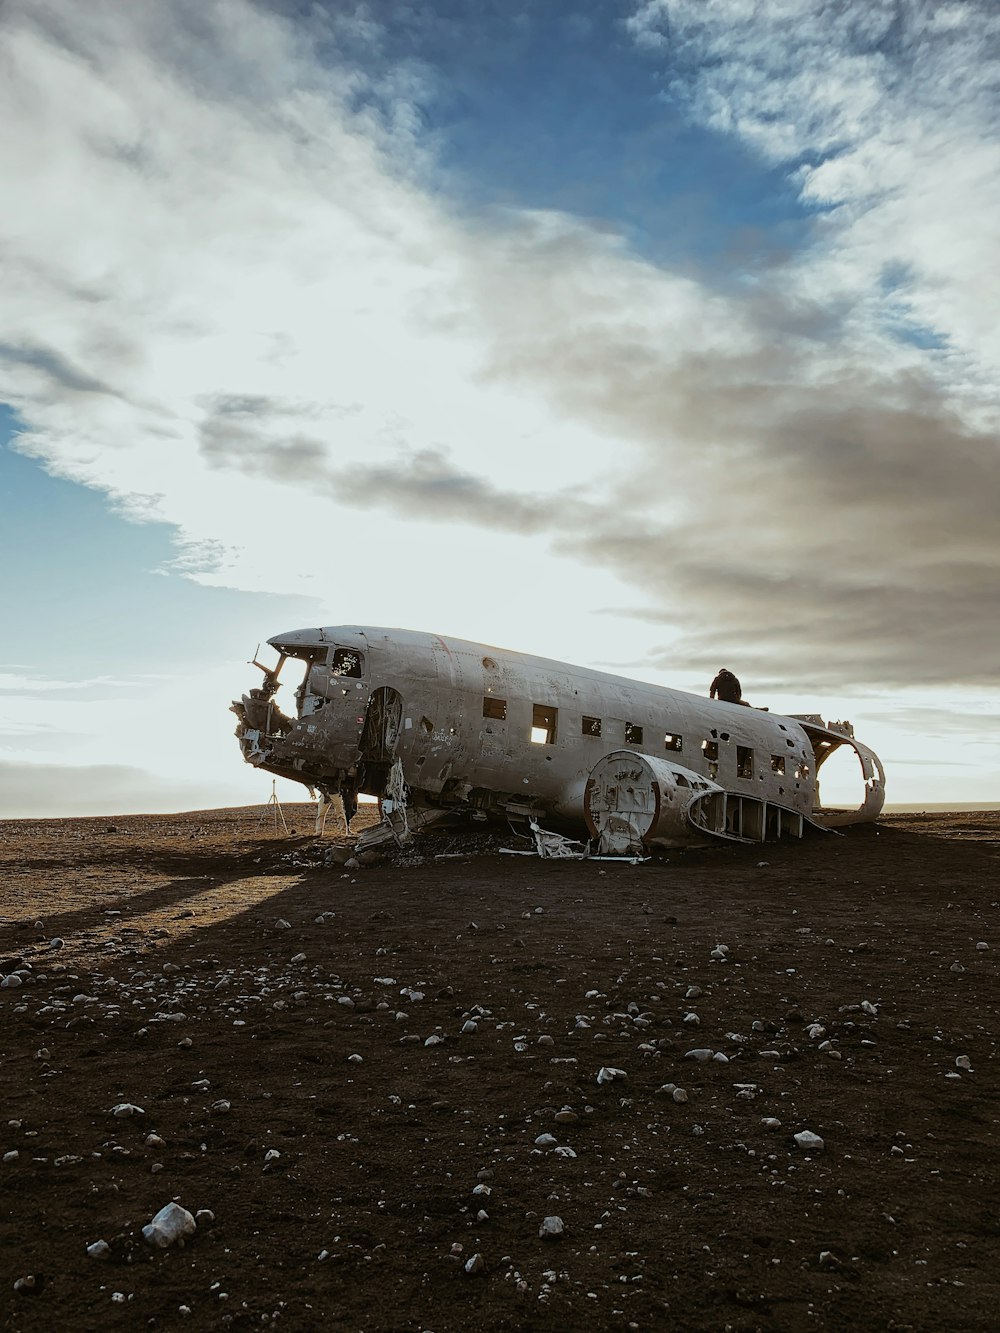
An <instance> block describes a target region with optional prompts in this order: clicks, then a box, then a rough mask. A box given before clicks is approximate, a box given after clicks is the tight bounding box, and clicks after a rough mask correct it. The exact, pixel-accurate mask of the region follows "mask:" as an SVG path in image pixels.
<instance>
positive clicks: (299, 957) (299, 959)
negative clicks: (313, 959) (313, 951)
mask: <svg viewBox="0 0 1000 1333" xmlns="http://www.w3.org/2000/svg"><path fill="white" fill-rule="evenodd" d="M305 961H306V956H305V954H304V953H297V954H296V955H295V957H294V958H293V959H292V962H293V963H304V962H305Z"/></svg>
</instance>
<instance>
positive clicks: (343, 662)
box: [330, 648, 361, 678]
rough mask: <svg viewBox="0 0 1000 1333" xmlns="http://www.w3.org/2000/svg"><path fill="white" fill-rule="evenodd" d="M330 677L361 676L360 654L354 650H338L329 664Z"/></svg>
mask: <svg viewBox="0 0 1000 1333" xmlns="http://www.w3.org/2000/svg"><path fill="white" fill-rule="evenodd" d="M330 675H331V676H354V677H357V678H360V676H361V654H360V653H359V652H358V651H357V649H355V648H338V649H337V651H336V652H335V653H334V654H333V661H332V662H331V663H330Z"/></svg>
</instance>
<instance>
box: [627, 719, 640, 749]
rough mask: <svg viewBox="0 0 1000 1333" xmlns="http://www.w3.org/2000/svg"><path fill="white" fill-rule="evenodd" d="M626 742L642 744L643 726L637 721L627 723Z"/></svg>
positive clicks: (628, 743)
mask: <svg viewBox="0 0 1000 1333" xmlns="http://www.w3.org/2000/svg"><path fill="white" fill-rule="evenodd" d="M625 744H626V745H641V744H642V727H640V726H639V725H638V724H637V723H635V722H626V723H625Z"/></svg>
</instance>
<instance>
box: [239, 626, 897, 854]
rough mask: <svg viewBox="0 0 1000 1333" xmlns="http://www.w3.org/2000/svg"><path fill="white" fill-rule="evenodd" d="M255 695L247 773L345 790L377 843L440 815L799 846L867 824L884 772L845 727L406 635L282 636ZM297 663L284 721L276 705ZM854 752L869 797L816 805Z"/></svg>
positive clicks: (661, 837) (618, 847) (244, 726)
mask: <svg viewBox="0 0 1000 1333" xmlns="http://www.w3.org/2000/svg"><path fill="white" fill-rule="evenodd" d="M268 643H269V644H270V645H271V647H273V648H274V649H275V651H276V652H277V654H278V660H277V662H276V664H275V665H274V666H273V667H267V666H264V665H262V664H261V663H260V662H257V661H256V660H255V662H254V665H255V666H257V667H258V668H259V669H260V670H261V671H262V672H263V681H262V683H261V685H260V686H258V687H257V688H254V689H251V690H250V691H249V693H247V694H244V695H243V697H242V699H241V700H240V701H239V702H237V703H234V704H233V705H232V709H233V712H234V713H235V714H236V716H237V718H238V719H239V725H238V726H237V729H236V735H237V737H238V738H239V742H240V747H241V749H242V751H243V756H244V758H245V759H246V760H247V762H248V763H250V764H253V765H255V766H256V767H258V768H262V769H264V770H266V771H267V772H268V773H273V774H276V775H277V776H279V777H283V778H291V779H292V780H293V781H296V782H301V783H303V784H304V785H305V786H306V787H308V788H309V789H310V790H311V791H313V792H319V795H320V798H321V809H323V808H325V806H326V803H328V802H329V801H330V800H331V798H332V797H333V796H335V795H339V796H340V797H341V798H342V800H343V803H344V811H345V815H346V817H347V820H348V822H350V819H351V818H352V816H353V814H354V812H355V811H356V809H357V801H358V796H359V794H365V795H368V796H372V797H377V798H378V800H379V802H380V806H381V810H382V822H381V824H380V825H378V826H377V828H376V829H374V830H371V831H370V832H369V834H367V835H363V836H366V837H367V838H368V841H369V843H370V842H371V841H378V840H382V839H388V838H393V839H395V840H396V841H397V842H402V841H405V840H407V839H408V838H409V837H410V836H411V835H412V834H413V833H414V832H416V831H417V830H419V829H422V828H426V827H427V826H428V825H430V824H433V823H435V822H437V821H440V820H442V819H445V818H453V817H454V816H455V815H458V814H465V815H467V816H469V817H471V818H473V819H480V820H482V819H489V818H500V819H504V820H513V821H523V822H524V823H527V824H529V825H533V826H535V827H537V826H539V825H540V824H541V823H546V824H549V825H553V824H554V825H557V826H561V827H563V828H567V829H573V830H574V831H576V832H578V833H583V830H584V829H586V834H587V837H588V839H589V841H590V845H591V848H592V849H594V850H595V851H596V852H598V853H600V854H604V855H612V856H627V855H636V854H642V853H645V852H647V851H648V850H649V849H651V848H653V847H671V846H681V845H684V844H690V843H696V842H701V843H705V842H708V841H710V840H721V841H724V842H764V841H771V840H774V839H778V838H787V837H793V838H799V837H802V835H803V834H804V832H805V831H806V830H807V829H809V828H812V827H821V828H833V827H837V826H839V825H844V824H852V823H863V822H868V821H871V820H874V819H876V818H877V817H878V815H879V812H880V811H881V809H882V804H883V801H884V799H885V775H884V772H883V769H882V765H881V763H880V762H879V759H878V757H877V756H876V755H875V754H874V752H873V751H872V750H870V749H869V748H868V747H867V746H865V745H862V744H861V742H860V741H857V740H855V738H854V733H853V729H852V727H851V726H850V724H849V723H846V722H830V723H825V722H824V721H823V719H822V718H821V717H819V716H818V715H808V716H798V717H782V716H779V715H778V714H776V713H771V712H768V711H766V710H763V709H758V708H753V707H750V706H748V705H746V704H732V703H722V702H718V701H716V700H712V699H706V698H701V697H699V696H697V695H692V694H687V693H684V692H683V691H680V690H673V689H668V688H666V687H664V686H660V685H647V684H644V683H642V682H640V681H634V680H627V679H625V678H623V677H621V676H613V675H609V674H607V673H606V672H603V671H593V670H590V669H589V668H587V667H578V666H570V665H568V664H566V663H564V662H554V661H549V660H548V659H546V658H542V657H532V656H529V655H528V654H526V653H517V652H510V651H507V650H505V649H500V648H491V647H487V646H486V645H484V644H479V643H469V642H465V641H464V640H461V639H450V638H443V637H442V636H440V635H437V634H423V633H418V632H415V631H411V630H398V629H395V630H394V629H375V628H371V627H357V626H336V627H332V628H327V629H304V630H295V631H293V632H291V633H288V634H279V635H277V636H276V637H275V638H273V639H269V640H268ZM289 661H295V662H297V663H299V665H300V666H304V668H305V670H304V675H303V676H302V679H301V682H300V683H299V685H298V688H297V689H296V690H295V716H294V717H292V716H289V715H288V714H286V713H284V712H282V710H281V709H280V708H279V706H278V704H277V701H276V699H275V695H276V694H277V691H278V688H279V676H280V674H281V672H282V670H283V669H284V668H285V666H286V663H288V662H289ZM844 747H846V748H848V749H849V750H851V751H853V752H854V754H855V755H856V757H857V759H858V761H859V763H860V768H861V777H862V779H863V783H864V795H863V799H862V802H861V804H860V806H859V807H858V808H857V809H856V810H826V809H824V808H823V807H822V806H821V804H820V801H819V782H818V778H819V774H820V772H821V770H822V766H823V764H824V763H825V762H826V761H827V760H828V759H829V757H830V756H831V755H832V754H833V753H834V752H835V751H837V750H840V749H843V748H844Z"/></svg>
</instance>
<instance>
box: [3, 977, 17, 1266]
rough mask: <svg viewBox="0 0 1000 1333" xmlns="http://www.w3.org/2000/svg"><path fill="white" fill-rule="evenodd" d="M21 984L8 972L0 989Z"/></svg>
mask: <svg viewBox="0 0 1000 1333" xmlns="http://www.w3.org/2000/svg"><path fill="white" fill-rule="evenodd" d="M21 984H22V983H21V978H20V977H19V976H18V975H17V973H16V972H10V973H8V975H7V976H5V977H4V979H3V981H0V990H17V988H18V986H20V985H21ZM21 1280H22V1279H20V1278H19V1279H18V1281H21Z"/></svg>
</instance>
